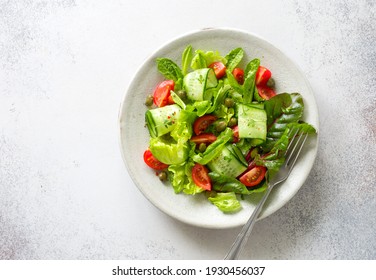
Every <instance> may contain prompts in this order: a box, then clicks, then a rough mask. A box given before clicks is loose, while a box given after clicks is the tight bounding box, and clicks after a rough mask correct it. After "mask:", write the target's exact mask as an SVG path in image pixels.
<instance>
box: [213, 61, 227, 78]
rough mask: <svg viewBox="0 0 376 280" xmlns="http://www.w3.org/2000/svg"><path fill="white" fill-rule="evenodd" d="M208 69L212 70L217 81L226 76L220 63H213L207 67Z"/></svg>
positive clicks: (224, 67) (223, 66)
mask: <svg viewBox="0 0 376 280" xmlns="http://www.w3.org/2000/svg"><path fill="white" fill-rule="evenodd" d="M209 68H213V70H214V73H215V76H216V77H217V79H220V78H222V77H223V76H224V75H225V74H226V66H225V65H224V64H223V63H222V62H220V61H216V62H213V63H212V64H210V65H209Z"/></svg>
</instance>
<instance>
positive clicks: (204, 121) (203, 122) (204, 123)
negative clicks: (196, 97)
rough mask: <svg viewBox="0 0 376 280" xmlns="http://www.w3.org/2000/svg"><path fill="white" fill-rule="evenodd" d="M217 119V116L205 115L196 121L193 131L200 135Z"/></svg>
mask: <svg viewBox="0 0 376 280" xmlns="http://www.w3.org/2000/svg"><path fill="white" fill-rule="evenodd" d="M216 119H217V117H216V116H213V115H204V116H202V117H199V118H197V119H196V120H195V122H194V123H193V131H194V132H195V134H196V135H200V134H201V133H202V132H204V131H205V130H206V129H207V128H208V127H209V125H211V124H212V123H213V122H214V121H215V120H216Z"/></svg>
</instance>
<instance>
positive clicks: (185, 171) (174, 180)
mask: <svg viewBox="0 0 376 280" xmlns="http://www.w3.org/2000/svg"><path fill="white" fill-rule="evenodd" d="M193 166H194V163H193V162H192V161H188V162H187V163H185V164H180V165H170V166H169V167H168V171H169V178H170V182H171V185H172V186H173V188H174V191H175V193H181V192H184V193H185V194H191V195H194V194H197V193H201V192H203V191H204V189H203V188H200V187H199V186H197V185H196V184H195V183H194V182H193V180H192V167H193Z"/></svg>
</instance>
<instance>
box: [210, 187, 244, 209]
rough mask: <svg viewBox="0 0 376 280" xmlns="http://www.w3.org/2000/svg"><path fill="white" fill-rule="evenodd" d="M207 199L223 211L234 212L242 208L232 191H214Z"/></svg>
mask: <svg viewBox="0 0 376 280" xmlns="http://www.w3.org/2000/svg"><path fill="white" fill-rule="evenodd" d="M208 199H209V201H210V202H211V203H213V204H214V205H215V206H217V207H218V209H219V210H221V211H222V212H224V213H232V212H236V211H239V210H240V209H241V208H242V206H241V204H240V202H239V200H238V199H237V197H236V194H235V193H234V192H227V193H216V195H215V196H211V197H209V198H208Z"/></svg>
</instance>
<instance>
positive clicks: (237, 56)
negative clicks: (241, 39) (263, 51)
mask: <svg viewBox="0 0 376 280" xmlns="http://www.w3.org/2000/svg"><path fill="white" fill-rule="evenodd" d="M243 56H244V51H243V49H242V48H236V49H233V50H232V51H230V52H229V53H228V54H227V55H226V56H225V58H226V60H227V63H226V68H227V69H228V70H229V71H230V72H232V70H234V69H235V67H236V66H238V64H239V63H240V61H241V60H242V59H243Z"/></svg>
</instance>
